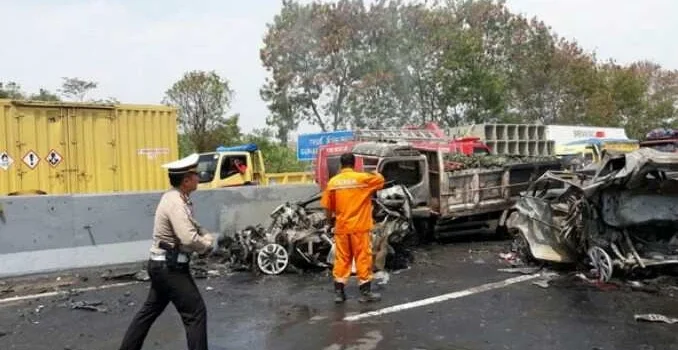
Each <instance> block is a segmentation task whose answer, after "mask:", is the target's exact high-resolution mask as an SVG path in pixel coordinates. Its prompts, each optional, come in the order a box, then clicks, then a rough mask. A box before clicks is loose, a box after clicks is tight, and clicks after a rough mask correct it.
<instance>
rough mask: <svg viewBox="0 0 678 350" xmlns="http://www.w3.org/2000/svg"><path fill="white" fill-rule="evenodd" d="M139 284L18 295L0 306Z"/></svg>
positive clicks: (137, 282) (126, 283)
mask: <svg viewBox="0 0 678 350" xmlns="http://www.w3.org/2000/svg"><path fill="white" fill-rule="evenodd" d="M139 283H142V282H141V281H133V282H122V283H114V284H105V285H103V286H93V287H85V288H76V289H69V290H63V291H58V292H47V293H40V294H30V295H18V296H15V297H11V298H5V299H0V304H6V303H11V302H13V301H22V300H29V299H38V298H46V297H53V296H57V295H68V294H70V293H80V292H88V291H92V290H103V289H109V288H117V287H126V286H131V285H133V284H139Z"/></svg>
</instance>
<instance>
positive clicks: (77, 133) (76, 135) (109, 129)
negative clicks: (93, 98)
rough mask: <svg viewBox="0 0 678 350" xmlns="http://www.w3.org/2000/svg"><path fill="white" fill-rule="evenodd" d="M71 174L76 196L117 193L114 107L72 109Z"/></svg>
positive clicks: (70, 111) (69, 157)
mask: <svg viewBox="0 0 678 350" xmlns="http://www.w3.org/2000/svg"><path fill="white" fill-rule="evenodd" d="M68 111H69V113H68V141H69V152H68V156H67V157H68V159H69V163H68V164H69V171H70V172H71V174H72V176H71V178H70V185H71V191H72V192H73V193H106V192H113V191H116V190H117V178H116V156H115V151H116V148H115V147H116V143H115V132H116V130H115V123H114V122H113V119H114V118H115V113H114V110H113V109H112V108H107V107H104V106H102V108H69V110H68Z"/></svg>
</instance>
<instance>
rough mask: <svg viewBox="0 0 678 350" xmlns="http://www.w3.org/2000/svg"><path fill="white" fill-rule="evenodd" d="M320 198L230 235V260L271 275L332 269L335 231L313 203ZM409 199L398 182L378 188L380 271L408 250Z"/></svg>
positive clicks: (278, 211) (286, 207)
mask: <svg viewBox="0 0 678 350" xmlns="http://www.w3.org/2000/svg"><path fill="white" fill-rule="evenodd" d="M319 200H320V194H316V195H314V196H312V197H310V198H308V199H306V200H303V201H298V202H287V203H284V204H281V205H280V206H278V207H277V208H276V209H275V210H273V212H272V213H271V215H270V222H269V224H268V225H266V226H264V225H256V226H249V227H247V228H245V229H244V230H240V231H238V232H236V233H234V234H233V235H231V236H230V237H231V239H230V242H228V243H227V244H225V248H224V249H225V251H226V254H225V255H226V256H227V260H228V262H229V263H230V264H231V265H232V266H233V267H236V268H244V269H250V270H253V271H255V272H261V273H264V274H268V275H278V274H281V273H283V272H284V271H285V270H287V269H288V268H289V267H290V266H293V267H294V268H297V269H301V270H307V269H318V268H320V269H326V268H329V267H330V266H331V265H332V263H333V258H334V239H333V236H334V234H333V228H332V226H331V225H330V224H329V223H328V221H327V219H326V217H325V212H324V210H323V209H322V208H320V207H319V206H318V205H314V204H317V202H319ZM411 203H412V195H411V194H410V193H409V191H408V190H407V188H406V187H404V186H400V185H396V186H393V187H389V188H386V189H384V190H382V191H380V192H378V194H377V196H376V198H375V199H374V204H375V205H374V207H375V210H374V215H375V228H374V230H373V232H372V234H373V254H374V256H375V267H376V269H377V270H384V269H386V268H387V267H389V266H388V265H389V262H391V263H393V262H397V261H399V260H398V259H397V258H394V257H395V256H396V255H398V252H399V251H402V252H403V254H406V250H405V248H404V247H403V245H402V243H403V242H404V239H405V238H406V237H407V236H408V235H409V234H410V233H412V232H413V227H414V226H413V224H412V219H411V212H410V208H411V207H410V206H411ZM401 260H402V259H401ZM391 265H393V264H391Z"/></svg>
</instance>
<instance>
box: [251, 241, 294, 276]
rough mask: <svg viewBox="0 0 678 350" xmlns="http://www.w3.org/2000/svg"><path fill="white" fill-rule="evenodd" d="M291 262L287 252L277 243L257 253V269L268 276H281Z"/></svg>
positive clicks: (266, 246)
mask: <svg viewBox="0 0 678 350" xmlns="http://www.w3.org/2000/svg"><path fill="white" fill-rule="evenodd" d="M289 261H290V259H289V254H287V250H286V249H285V247H283V246H281V245H280V244H277V243H269V244H267V245H265V246H264V247H263V248H261V250H259V251H258V252H257V267H258V268H259V270H260V271H261V272H263V273H265V274H267V275H279V274H281V273H282V272H283V271H285V269H286V268H287V265H288V264H289Z"/></svg>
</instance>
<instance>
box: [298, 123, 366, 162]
mask: <svg viewBox="0 0 678 350" xmlns="http://www.w3.org/2000/svg"><path fill="white" fill-rule="evenodd" d="M352 139H353V131H351V130H340V131H332V132H321V133H317V134H301V135H299V136H298V137H297V159H299V160H313V159H315V156H316V154H317V153H318V148H319V147H320V146H321V145H326V144H328V143H332V142H341V141H350V140H352Z"/></svg>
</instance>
